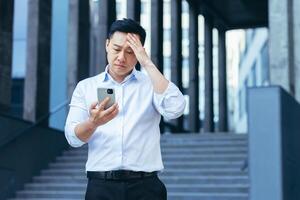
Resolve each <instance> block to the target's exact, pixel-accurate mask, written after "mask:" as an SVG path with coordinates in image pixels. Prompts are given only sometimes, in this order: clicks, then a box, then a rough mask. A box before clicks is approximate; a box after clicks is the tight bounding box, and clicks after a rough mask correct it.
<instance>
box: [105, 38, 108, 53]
mask: <svg viewBox="0 0 300 200" xmlns="http://www.w3.org/2000/svg"><path fill="white" fill-rule="evenodd" d="M108 45H109V39H106V44H105V50H106V53H107V51H108Z"/></svg>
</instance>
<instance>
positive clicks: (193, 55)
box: [188, 4, 200, 132]
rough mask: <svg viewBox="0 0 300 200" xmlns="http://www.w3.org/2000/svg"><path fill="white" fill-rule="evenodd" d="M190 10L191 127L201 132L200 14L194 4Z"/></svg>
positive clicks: (194, 130)
mask: <svg viewBox="0 0 300 200" xmlns="http://www.w3.org/2000/svg"><path fill="white" fill-rule="evenodd" d="M189 10H190V12H189V65H190V67H189V79H190V80H189V90H188V91H189V97H190V98H189V99H190V103H189V127H190V131H191V132H199V129H200V117H199V113H200V112H199V70H198V68H199V58H198V47H199V45H198V13H197V10H196V6H195V5H193V4H189Z"/></svg>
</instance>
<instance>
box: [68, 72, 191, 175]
mask: <svg viewBox="0 0 300 200" xmlns="http://www.w3.org/2000/svg"><path fill="white" fill-rule="evenodd" d="M98 87H104V88H114V89H115V95H116V96H115V98H116V102H117V103H118V105H119V113H118V114H117V116H116V117H115V118H113V119H112V120H111V121H109V122H107V123H106V124H104V125H101V126H99V127H98V128H97V129H96V130H95V132H94V133H93V134H92V136H91V137H90V138H89V140H88V159H87V163H86V171H110V170H119V169H126V170H133V171H144V172H152V171H161V170H162V169H163V163H162V158H161V150H160V130H159V122H160V118H161V115H162V116H164V117H165V118H167V119H173V118H177V117H179V116H180V115H182V114H183V111H184V107H185V104H186V103H185V100H184V97H183V95H182V93H181V92H180V91H179V89H178V88H177V87H176V86H175V85H174V84H173V83H172V82H169V84H168V87H167V89H166V90H165V91H164V93H162V94H157V93H155V92H154V90H153V85H152V83H151V80H150V78H149V77H148V76H147V75H146V74H144V73H142V72H139V71H137V70H135V69H134V70H133V71H132V73H131V74H130V75H128V76H127V77H126V78H125V79H124V81H123V82H122V83H118V82H116V81H114V80H113V79H112V77H111V76H110V75H109V74H108V72H107V67H106V70H105V72H103V73H101V74H99V75H97V76H94V77H91V78H87V79H85V80H83V81H80V82H79V83H78V84H77V86H76V88H75V90H74V93H73V96H72V100H71V103H70V110H69V114H68V117H67V121H66V125H65V136H66V138H67V140H68V142H69V144H70V145H71V146H73V147H80V146H82V145H83V144H85V143H84V142H83V141H81V140H80V139H79V138H78V137H77V136H76V134H75V131H74V130H75V126H76V125H77V124H79V123H81V122H83V121H86V120H87V119H88V117H89V108H90V105H91V104H92V103H93V102H95V101H97V88H98Z"/></svg>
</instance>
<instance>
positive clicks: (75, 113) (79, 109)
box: [65, 83, 88, 147]
mask: <svg viewBox="0 0 300 200" xmlns="http://www.w3.org/2000/svg"><path fill="white" fill-rule="evenodd" d="M69 106H70V110H69V113H68V116H67V120H66V125H65V137H66V139H67V141H68V143H69V144H70V145H71V146H73V147H80V146H82V145H84V144H85V142H83V141H81V140H80V139H79V138H78V137H77V135H76V134H75V127H76V126H77V124H79V123H81V122H83V121H85V120H86V119H87V118H88V109H87V107H86V104H85V100H84V93H83V90H82V88H81V85H80V83H78V84H77V86H76V88H75V90H74V92H73V95H72V99H71V103H70V105H69Z"/></svg>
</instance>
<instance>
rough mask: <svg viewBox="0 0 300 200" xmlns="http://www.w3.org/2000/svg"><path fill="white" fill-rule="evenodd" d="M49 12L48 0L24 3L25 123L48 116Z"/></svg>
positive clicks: (32, 0)
mask: <svg viewBox="0 0 300 200" xmlns="http://www.w3.org/2000/svg"><path fill="white" fill-rule="evenodd" d="M51 11H52V1H51V0H43V1H39V0H28V27H27V61H26V77H25V89H24V112H23V117H24V119H26V120H29V121H36V120H38V119H40V118H41V117H42V116H45V115H46V114H48V113H49V92H50V89H49V82H50V49H51V47H50V46H51ZM44 124H45V125H47V124H48V122H45V123H44Z"/></svg>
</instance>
